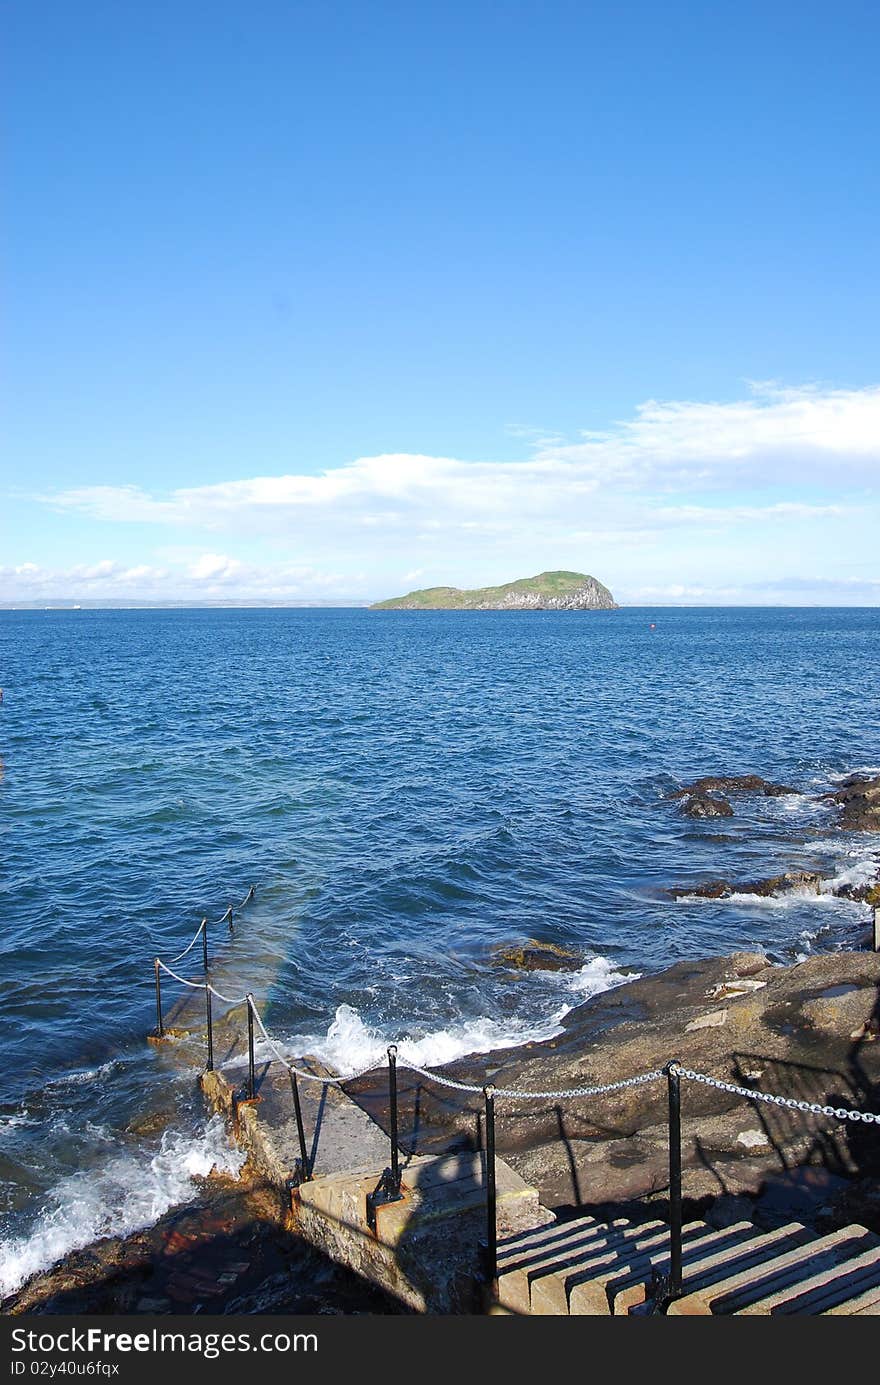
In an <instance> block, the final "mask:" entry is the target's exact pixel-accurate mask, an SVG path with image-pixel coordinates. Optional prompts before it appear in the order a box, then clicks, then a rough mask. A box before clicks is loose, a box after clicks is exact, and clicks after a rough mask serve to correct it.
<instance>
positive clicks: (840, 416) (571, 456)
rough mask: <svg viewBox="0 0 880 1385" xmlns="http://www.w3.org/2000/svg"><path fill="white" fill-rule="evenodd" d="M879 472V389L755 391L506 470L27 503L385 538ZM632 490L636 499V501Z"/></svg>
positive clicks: (675, 512) (364, 473) (237, 484)
mask: <svg viewBox="0 0 880 1385" xmlns="http://www.w3.org/2000/svg"><path fill="white" fill-rule="evenodd" d="M878 463H880V388H872V389H864V390H826V391H822V390H820V389H817V388H801V389H780V388H776V387H774V386H761V387H755V389H754V392H753V394H752V396H751V397H750V398H748V399H745V400H740V401H737V402H735V403H728V404H723V403H719V404H712V403H709V404H706V403H695V402H687V401H685V402H682V401H671V402H666V403H658V402H655V401H651V402H649V403H646V404H643V405H642V406H641V407H640V408H639V409H638V411H637V413H636V416H635V417H634V418H632V419H630V420H626V421H622V422H619V423H617V424H615V425H614V426H613V427H611V428H609V429H607V430H605V431H603V432H590V433H585V434H584V435H583V436H582V438H581V439H580V440H579V441H576V442H572V443H568V444H562V443H559V442H558V441H556V440H555V439H554V440H552V441H547V440H542V441H541V442H538V443H536V444H534V450H533V455H531V456H530V457H528V458H527V459H524V460H522V461H517V462H486V461H466V460H460V459H456V458H450V457H431V456H425V455H421V454H413V453H389V454H386V455H383V456H378V457H362V458H359V459H357V460H356V461H352V462H350V463H348V464H346V465H344V466H340V467H336V468H333V469H332V470H327V471H323V472H319V473H318V474H316V475H311V474H307V473H305V472H303V473H284V474H281V475H277V476H253V477H246V478H243V479H239V480H230V481H221V482H218V483H216V484H213V485H206V486H197V487H181V488H180V489H178V490H175V491H172V492H171V493H169V494H167V495H153V494H150V493H149V492H147V491H146V490H144V489H142V488H140V487H138V486H135V485H124V486H79V487H75V488H72V489H69V490H64V491H60V492H56V493H55V494H52V495H43V496H40V497H39V499H41V500H42V501H44V502H45V503H47V504H50V505H52V506H54V507H55V508H56V509H60V510H67V511H77V512H79V513H82V514H86V515H89V516H90V517H93V518H96V519H102V520H106V521H109V522H114V523H128V522H137V523H141V524H143V523H147V524H162V525H170V526H185V527H190V528H201V529H209V530H219V529H226V528H228V527H230V526H233V525H236V526H239V527H242V526H244V527H245V528H247V529H248V530H249V531H251V532H253V531H255V530H256V531H263V530H269V531H273V532H277V531H278V529H279V527H282V526H284V525H288V524H291V523H292V524H298V523H302V522H303V521H306V520H308V519H309V518H311V519H312V520H314V519H315V518H317V517H318V516H320V518H321V522H322V523H328V522H332V523H335V524H336V525H338V526H340V527H341V528H344V529H346V530H349V529H351V528H353V527H358V526H359V527H361V528H366V529H373V530H376V529H383V530H389V531H393V530H394V529H396V528H398V529H399V528H401V527H403V528H404V529H405V530H406V531H407V532H411V530H412V526H413V524H424V523H430V524H432V525H433V526H434V527H437V526H440V527H444V528H445V527H450V528H455V527H457V526H460V525H462V524H477V523H480V522H483V523H486V522H491V523H494V524H496V525H500V526H502V527H503V526H505V525H508V526H509V525H511V524H522V523H524V522H527V521H528V520H534V521H540V520H542V519H545V520H553V519H558V518H565V519H566V521H569V522H570V521H571V520H572V519H577V518H580V519H581V520H583V521H585V522H589V521H590V520H591V519H593V518H594V517H595V516H596V514H597V513H600V512H601V511H602V509H603V507H606V506H608V505H610V504H612V503H613V502H614V501H615V499H617V500H619V499H621V498H623V497H626V498H627V499H628V501H629V502H630V503H632V502H633V500H634V499H635V500H636V503H637V499H638V494H637V493H641V494H645V493H648V494H650V495H655V496H656V497H657V499H658V500H661V499H662V497H664V496H667V497H668V496H669V494H670V493H674V492H678V493H688V494H691V493H692V492H694V491H697V492H700V491H703V492H717V491H718V490H719V489H726V490H735V489H736V488H738V487H740V486H742V485H743V484H744V483H747V482H751V483H754V484H758V485H760V484H766V483H767V481H768V479H769V476H770V474H772V480H773V482H774V484H776V485H780V484H786V483H789V484H790V483H791V482H793V481H796V483H797V484H798V485H799V486H803V485H807V484H809V485H811V486H813V487H816V486H819V487H830V488H832V489H833V490H835V491H837V492H840V490H841V489H842V488H845V487H847V486H852V485H853V484H857V485H861V486H865V485H870V484H872V483H873V482H874V480H875V477H876V469H877V465H878ZM634 493H636V494H634ZM837 513H839V510H838V507H837V506H836V505H834V506H831V507H829V508H826V509H824V510H820V509H816V508H815V507H812V506H809V505H808V504H806V502H804V503H801V502H796V501H792V502H791V503H789V504H787V505H786V504H779V503H777V504H775V505H771V506H760V505H757V506H756V505H748V506H742V505H737V504H735V503H734V504H732V505H730V506H728V507H727V514H726V516H725V522H727V523H733V522H737V521H740V520H742V521H749V522H756V521H761V520H763V519H773V518H774V517H775V518H788V519H793V518H809V517H811V516H812V517H821V515H822V514H825V515H826V516H827V515H830V514H837ZM720 518H721V516H720V515H719V514H718V512H717V509H713V508H712V507H700V506H694V505H692V504H691V505H688V506H686V507H685V508H676V507H674V506H669V505H667V507H666V508H660V509H657V507H656V506H654V507H653V509H652V513H651V522H652V527H656V525H657V524H658V523H672V524H677V523H683V522H685V523H699V522H704V521H705V522H707V523H715V522H717V521H718V520H719V519H720Z"/></svg>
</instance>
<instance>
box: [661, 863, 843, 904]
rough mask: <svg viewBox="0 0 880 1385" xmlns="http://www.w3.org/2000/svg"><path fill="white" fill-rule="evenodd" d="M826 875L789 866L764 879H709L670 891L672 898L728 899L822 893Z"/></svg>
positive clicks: (676, 887)
mask: <svg viewBox="0 0 880 1385" xmlns="http://www.w3.org/2000/svg"><path fill="white" fill-rule="evenodd" d="M824 879H825V877H824V876H823V875H822V874H821V873H820V872H819V871H815V870H787V871H784V872H783V873H782V875H770V876H768V877H767V878H766V879H764V880H746V881H742V882H738V883H737V882H734V881H732V880H707V881H705V882H704V883H703V884H702V885H676V886H674V887H673V888H672V889H671V890H669V894H670V895H671V896H672V898H673V899H687V898H689V897H693V898H694V899H728V898H729V897H730V896H731V895H732V894H754V895H760V896H762V897H763V898H769V897H770V896H774V895H784V894H794V893H796V892H801V893H804V892H806V893H808V894H821V892H822V890H821V887H822V884H823V881H824Z"/></svg>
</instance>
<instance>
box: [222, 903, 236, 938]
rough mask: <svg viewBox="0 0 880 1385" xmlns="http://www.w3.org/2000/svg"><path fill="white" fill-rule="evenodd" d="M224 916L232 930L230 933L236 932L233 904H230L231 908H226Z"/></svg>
mask: <svg viewBox="0 0 880 1385" xmlns="http://www.w3.org/2000/svg"><path fill="white" fill-rule="evenodd" d="M223 917H224V918H225V920H226V922H227V923H228V924H229V931H230V933H234V932H235V924H234V922H233V920H232V905H231V904H230V906H229V908H228V909H227V910H226V913H225V914H224V915H223Z"/></svg>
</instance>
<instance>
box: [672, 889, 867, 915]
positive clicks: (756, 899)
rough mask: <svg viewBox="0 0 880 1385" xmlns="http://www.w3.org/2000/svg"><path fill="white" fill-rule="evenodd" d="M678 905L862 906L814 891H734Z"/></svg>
mask: <svg viewBox="0 0 880 1385" xmlns="http://www.w3.org/2000/svg"><path fill="white" fill-rule="evenodd" d="M675 902H676V904H704V905H706V904H744V905H747V906H748V907H750V908H752V909H794V908H798V907H802V906H803V905H804V904H813V905H816V906H817V907H818V908H825V909H828V908H837V909H840V910H841V911H846V910H850V911H851V910H852V909H854V908H860V907H861V906H860V905H858V904H856V903H854V901H853V900H850V899H839V898H838V897H837V895H834V894H829V893H824V892H823V893H821V894H816V892H815V891H813V890H787V891H786V893H785V894H769V895H763V894H748V893H745V892H742V893H740V891H738V890H734V891H733V893H732V894H728V895H723V896H722V897H721V898H719V899H708V898H706V897H705V896H704V895H680V896H679V898H678V899H676V901H675Z"/></svg>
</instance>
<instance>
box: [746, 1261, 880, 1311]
mask: <svg viewBox="0 0 880 1385" xmlns="http://www.w3.org/2000/svg"><path fill="white" fill-rule="evenodd" d="M810 1268H811V1266H809V1265H808V1266H805V1269H807V1270H809V1269H810ZM871 1290H873V1291H874V1292H875V1293H877V1292H880V1249H878V1247H877V1246H874V1247H872V1248H871V1249H870V1250H866V1251H863V1252H862V1254H861V1255H856V1256H853V1257H852V1258H851V1259H847V1260H844V1261H843V1262H842V1263H841V1264H839V1265H834V1266H832V1267H831V1268H830V1269H825V1270H819V1271H818V1272H817V1273H815V1274H808V1275H807V1277H806V1278H804V1279H801V1280H799V1281H798V1282H797V1283H795V1284H790V1285H788V1287H787V1288H784V1289H778V1290H777V1291H776V1292H775V1293H772V1294H768V1295H767V1296H766V1297H765V1298H761V1299H756V1300H755V1301H754V1302H752V1303H750V1304H748V1306H747V1307H746V1308H741V1309H740V1310H739V1315H740V1316H748V1315H757V1314H764V1315H766V1314H770V1313H772V1314H774V1315H775V1314H786V1313H826V1312H827V1311H828V1309H829V1308H832V1307H833V1306H834V1305H835V1304H837V1303H846V1302H849V1301H851V1300H852V1299H854V1298H858V1297H859V1296H861V1295H863V1294H864V1293H865V1292H869V1291H871Z"/></svg>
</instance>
